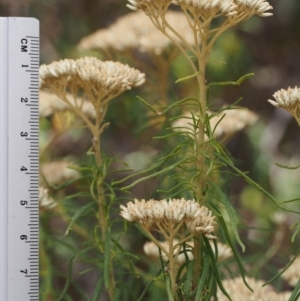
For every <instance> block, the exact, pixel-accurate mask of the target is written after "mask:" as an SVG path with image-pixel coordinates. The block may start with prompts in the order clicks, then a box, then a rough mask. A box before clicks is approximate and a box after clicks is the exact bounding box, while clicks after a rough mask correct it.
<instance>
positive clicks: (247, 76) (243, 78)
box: [207, 73, 254, 88]
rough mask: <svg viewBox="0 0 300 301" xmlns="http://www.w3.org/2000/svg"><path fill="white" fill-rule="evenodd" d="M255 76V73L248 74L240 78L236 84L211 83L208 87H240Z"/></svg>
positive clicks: (231, 82)
mask: <svg viewBox="0 0 300 301" xmlns="http://www.w3.org/2000/svg"><path fill="white" fill-rule="evenodd" d="M253 75H254V73H249V74H246V75H244V76H242V77H240V78H239V79H238V80H237V81H236V82H233V81H229V82H216V83H210V84H208V86H207V87H208V88H210V87H213V86H221V87H224V86H239V85H240V84H242V83H243V81H245V80H246V79H247V78H249V77H252V76H253Z"/></svg>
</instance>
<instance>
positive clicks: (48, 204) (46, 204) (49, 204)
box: [39, 186, 57, 209]
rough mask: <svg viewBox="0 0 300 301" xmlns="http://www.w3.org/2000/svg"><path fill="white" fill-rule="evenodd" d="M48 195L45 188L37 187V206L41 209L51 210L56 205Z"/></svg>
mask: <svg viewBox="0 0 300 301" xmlns="http://www.w3.org/2000/svg"><path fill="white" fill-rule="evenodd" d="M48 193H49V192H48V189H47V188H45V187H41V186H40V187H39V204H40V207H41V208H45V209H52V208H54V207H55V206H56V205H57V204H56V203H55V201H54V200H53V199H52V198H51V197H50V196H49V194H48Z"/></svg>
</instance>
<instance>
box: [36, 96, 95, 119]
mask: <svg viewBox="0 0 300 301" xmlns="http://www.w3.org/2000/svg"><path fill="white" fill-rule="evenodd" d="M66 97H67V99H68V103H70V104H71V105H72V106H74V107H77V108H78V109H80V110H81V111H82V112H83V113H84V114H85V115H86V116H87V117H89V118H93V119H95V118H96V111H95V108H94V106H93V105H92V103H91V102H90V101H88V100H84V99H82V98H77V99H76V100H74V98H73V97H72V96H71V95H70V94H67V95H66ZM68 103H67V102H65V101H63V100H61V99H60V98H59V97H58V96H57V95H56V94H54V93H49V92H46V91H40V98H39V115H40V117H48V116H50V115H52V114H54V113H55V112H61V111H71V110H72V108H71V107H70V105H69V104H68Z"/></svg>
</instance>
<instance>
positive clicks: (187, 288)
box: [184, 261, 194, 297]
mask: <svg viewBox="0 0 300 301" xmlns="http://www.w3.org/2000/svg"><path fill="white" fill-rule="evenodd" d="M193 270H194V264H193V261H191V262H190V263H189V264H188V265H187V271H186V279H185V282H184V294H185V296H186V297H188V296H190V294H191V289H192V283H193Z"/></svg>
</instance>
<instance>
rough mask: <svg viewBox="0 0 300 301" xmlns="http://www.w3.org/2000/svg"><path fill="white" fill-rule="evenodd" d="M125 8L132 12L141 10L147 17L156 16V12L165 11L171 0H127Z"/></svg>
mask: <svg viewBox="0 0 300 301" xmlns="http://www.w3.org/2000/svg"><path fill="white" fill-rule="evenodd" d="M128 2H129V3H130V4H127V7H128V8H130V9H132V10H141V11H143V12H145V13H146V14H149V15H153V14H154V15H156V12H157V11H165V10H166V9H167V8H168V6H169V5H170V4H171V3H172V0H128Z"/></svg>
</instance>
